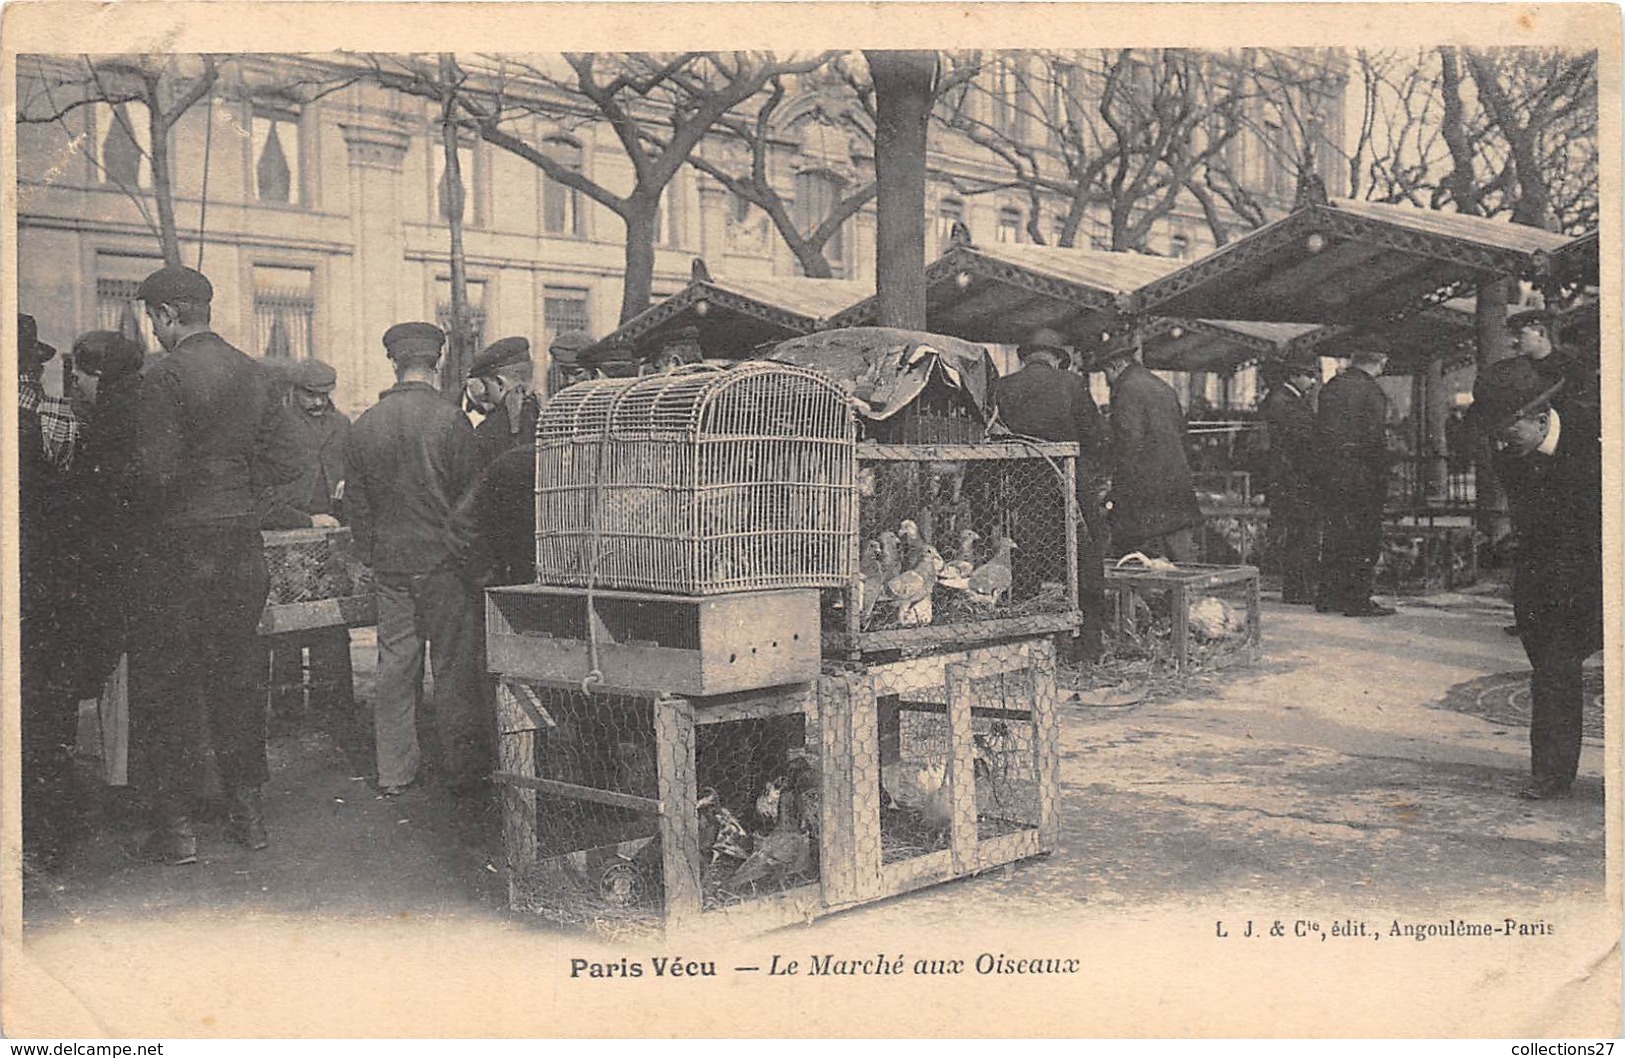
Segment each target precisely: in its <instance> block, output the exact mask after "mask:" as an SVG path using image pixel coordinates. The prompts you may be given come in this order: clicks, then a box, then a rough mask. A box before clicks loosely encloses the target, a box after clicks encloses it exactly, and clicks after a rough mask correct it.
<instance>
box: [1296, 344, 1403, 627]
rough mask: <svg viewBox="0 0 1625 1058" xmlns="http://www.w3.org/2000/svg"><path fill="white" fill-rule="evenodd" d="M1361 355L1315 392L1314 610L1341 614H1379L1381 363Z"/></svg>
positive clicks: (1384, 480)
mask: <svg viewBox="0 0 1625 1058" xmlns="http://www.w3.org/2000/svg"><path fill="white" fill-rule="evenodd" d="M1387 363H1388V358H1387V357H1386V356H1384V355H1383V354H1381V353H1377V352H1372V351H1369V350H1362V351H1360V352H1357V353H1355V354H1354V357H1353V362H1352V363H1351V364H1350V365H1349V367H1348V369H1347V370H1345V371H1343V372H1342V373H1341V374H1339V375H1338V376H1337V377H1336V378H1334V379H1332V380H1331V381H1330V382H1328V383H1326V385H1325V387H1324V388H1323V389H1322V390H1321V391H1320V408H1319V411H1318V413H1317V415H1316V418H1315V452H1316V453H1317V455H1318V456H1319V457H1320V460H1321V512H1322V514H1321V540H1320V590H1319V592H1318V594H1317V595H1316V596H1315V609H1316V610H1318V611H1320V612H1321V613H1329V612H1334V611H1341V612H1342V613H1343V614H1345V615H1346V616H1348V617H1386V616H1388V615H1390V614H1392V613H1394V610H1393V608H1392V607H1389V606H1383V605H1382V604H1381V603H1378V602H1377V601H1375V600H1374V599H1372V598H1371V592H1372V590H1373V588H1374V587H1375V586H1376V575H1377V554H1378V552H1379V551H1380V550H1381V548H1382V507H1383V500H1384V499H1385V498H1386V497H1387V494H1388V462H1389V460H1388V449H1387V421H1388V397H1387V396H1386V395H1385V394H1384V393H1383V392H1382V387H1381V386H1379V385H1377V376H1379V375H1381V374H1382V371H1383V368H1384V367H1386V366H1387Z"/></svg>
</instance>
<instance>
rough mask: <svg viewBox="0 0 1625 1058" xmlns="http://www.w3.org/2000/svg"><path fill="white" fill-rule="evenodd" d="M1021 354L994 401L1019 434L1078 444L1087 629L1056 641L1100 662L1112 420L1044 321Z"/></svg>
mask: <svg viewBox="0 0 1625 1058" xmlns="http://www.w3.org/2000/svg"><path fill="white" fill-rule="evenodd" d="M1016 355H1018V356H1019V357H1021V367H1020V369H1019V370H1017V371H1015V372H1013V373H1011V374H1009V375H1006V376H1005V377H1003V378H999V379H995V380H994V382H993V394H992V402H993V406H994V408H995V409H997V415H998V418H999V421H1000V422H1002V423H1004V425H1005V426H1007V427H1009V428H1010V430H1011V431H1012V432H1014V433H1018V434H1023V435H1026V436H1028V437H1039V438H1043V439H1044V440H1046V441H1064V442H1074V443H1076V444H1077V445H1078V461H1077V475H1076V481H1075V482H1074V486H1075V488H1076V490H1077V495H1078V506H1079V508H1080V509H1081V511H1082V514H1083V523H1084V524H1083V525H1082V526H1081V527H1080V529H1079V533H1078V580H1079V585H1078V587H1079V590H1080V592H1081V596H1082V597H1081V600H1080V602H1081V606H1082V610H1083V627H1082V629H1081V630H1080V633H1079V636H1078V638H1077V640H1075V641H1073V640H1071V637H1067V639H1066V640H1063V641H1061V642H1059V643H1058V644H1057V645H1058V646H1060V647H1061V648H1063V649H1064V650H1065V651H1066V652H1067V653H1068V654H1072V655H1075V659H1076V660H1080V661H1085V662H1095V661H1098V660H1100V650H1101V641H1100V637H1101V630H1102V622H1103V620H1104V616H1105V595H1104V592H1105V574H1104V572H1103V571H1104V566H1103V564H1102V559H1103V558H1104V557H1105V540H1104V536H1105V529H1106V526H1105V518H1104V513H1103V512H1102V511H1101V509H1100V501H1099V496H1100V490H1101V486H1102V484H1103V483H1104V481H1105V474H1104V473H1103V471H1102V467H1101V457H1102V453H1103V452H1104V449H1105V437H1106V425H1105V423H1104V422H1103V421H1102V419H1101V417H1100V409H1099V408H1097V407H1096V406H1095V401H1094V397H1093V396H1091V395H1090V393H1089V383H1088V382H1086V381H1084V379H1083V376H1081V375H1078V374H1075V373H1073V372H1072V371H1069V370H1068V369H1067V367H1068V365H1069V364H1070V363H1071V359H1072V357H1071V353H1070V352H1069V351H1068V350H1067V348H1066V339H1065V338H1063V337H1062V336H1061V335H1060V334H1059V333H1057V332H1056V331H1052V330H1050V329H1049V328H1048V327H1040V328H1039V329H1037V330H1035V331H1033V332H1032V333H1031V334H1029V335H1028V336H1027V338H1026V340H1025V341H1023V342H1022V343H1021V345H1020V346H1019V347H1018V348H1017V350H1016ZM1018 546H1019V545H1018Z"/></svg>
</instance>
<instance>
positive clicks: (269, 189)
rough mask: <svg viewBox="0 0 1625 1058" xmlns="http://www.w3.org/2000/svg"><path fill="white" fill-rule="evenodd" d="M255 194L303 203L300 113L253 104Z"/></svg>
mask: <svg viewBox="0 0 1625 1058" xmlns="http://www.w3.org/2000/svg"><path fill="white" fill-rule="evenodd" d="M251 132H252V143H253V145H254V169H253V172H254V195H255V197H257V198H258V199H259V200H260V201H261V202H286V203H288V204H289V205H292V206H297V205H301V204H303V203H304V200H305V196H304V191H303V186H302V180H303V175H302V171H303V166H302V164H301V162H302V159H301V157H300V154H301V152H300V146H299V115H298V114H297V113H295V112H293V111H288V110H269V109H262V108H260V107H255V108H254V117H253V128H252V130H251Z"/></svg>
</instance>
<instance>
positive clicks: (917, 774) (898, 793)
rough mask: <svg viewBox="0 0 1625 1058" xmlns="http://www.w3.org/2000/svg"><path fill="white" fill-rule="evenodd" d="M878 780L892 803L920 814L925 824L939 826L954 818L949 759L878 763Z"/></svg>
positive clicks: (943, 825)
mask: <svg viewBox="0 0 1625 1058" xmlns="http://www.w3.org/2000/svg"><path fill="white" fill-rule="evenodd" d="M880 777H881V781H882V783H883V785H884V787H885V791H886V793H887V794H889V795H890V796H891V799H892V802H893V803H895V804H896V805H897V806H898V807H899V808H902V809H905V810H907V811H909V812H912V813H914V814H915V815H917V816H919V817H920V821H921V822H923V823H925V824H926V825H927V826H929V827H932V828H935V829H939V830H940V829H942V828H945V827H947V826H948V824H949V822H950V821H951V820H952V819H953V805H952V803H951V802H950V801H949V796H948V793H949V791H948V783H947V778H948V760H947V758H946V757H945V758H943V759H942V760H938V761H931V762H926V761H917V760H915V761H911V760H898V761H893V762H892V763H890V764H884V765H881V768H880Z"/></svg>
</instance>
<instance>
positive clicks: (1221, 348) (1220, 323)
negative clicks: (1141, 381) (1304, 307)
mask: <svg viewBox="0 0 1625 1058" xmlns="http://www.w3.org/2000/svg"><path fill="white" fill-rule="evenodd" d="M1321 330H1322V328H1321V327H1318V326H1316V325H1314V324H1307V323H1258V322H1252V321H1248V320H1183V319H1177V318H1174V317H1167V316H1158V317H1151V318H1146V319H1142V320H1140V321H1139V322H1138V327H1137V329H1133V330H1130V329H1127V328H1126V327H1123V326H1119V328H1118V329H1117V330H1115V331H1106V332H1103V333H1102V334H1101V335H1098V336H1096V339H1097V340H1096V341H1095V342H1093V343H1091V344H1088V345H1086V346H1084V347H1083V348H1084V350H1085V353H1086V355H1087V356H1088V357H1089V359H1090V360H1091V361H1092V360H1093V359H1094V358H1095V357H1096V356H1098V355H1099V354H1101V353H1104V352H1106V351H1107V350H1108V349H1115V348H1120V347H1123V346H1133V345H1136V344H1137V345H1138V346H1139V351H1140V360H1141V362H1143V363H1144V364H1145V366H1146V367H1149V368H1153V369H1155V370H1159V371H1213V372H1217V373H1219V374H1228V373H1230V372H1232V371H1235V370H1236V369H1237V368H1241V367H1245V366H1247V365H1248V364H1252V363H1256V362H1257V361H1259V360H1263V359H1265V358H1267V357H1279V358H1292V357H1297V356H1302V355H1305V354H1304V352H1303V345H1304V343H1305V342H1307V341H1310V340H1312V336H1313V335H1315V334H1316V333H1317V332H1319V331H1321Z"/></svg>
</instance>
